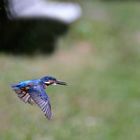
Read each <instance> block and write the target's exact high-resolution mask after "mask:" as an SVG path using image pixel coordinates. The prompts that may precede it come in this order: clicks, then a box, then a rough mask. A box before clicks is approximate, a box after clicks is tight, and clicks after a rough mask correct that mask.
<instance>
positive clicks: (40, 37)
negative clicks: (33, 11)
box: [0, 1, 69, 54]
mask: <svg viewBox="0 0 140 140" xmlns="http://www.w3.org/2000/svg"><path fill="white" fill-rule="evenodd" d="M6 4H7V3H6ZM68 28H69V26H68V25H67V24H65V23H62V22H60V21H58V20H53V19H49V18H45V19H16V20H15V19H14V20H10V19H8V18H7V12H6V8H5V3H4V1H1V3H0V52H5V53H13V54H34V53H36V52H41V53H44V54H52V53H53V52H54V51H55V50H56V42H57V39H58V38H59V37H60V36H61V35H64V34H65V33H66V32H67V30H68Z"/></svg>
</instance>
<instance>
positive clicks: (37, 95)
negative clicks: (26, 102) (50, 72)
mask: <svg viewBox="0 0 140 140" xmlns="http://www.w3.org/2000/svg"><path fill="white" fill-rule="evenodd" d="M29 94H30V96H31V98H32V99H33V100H34V102H35V103H36V104H37V105H38V106H39V107H40V108H41V110H42V111H43V112H44V114H45V116H46V117H47V118H48V119H49V120H50V119H51V117H52V113H51V104H50V100H49V97H48V95H47V94H46V92H45V90H44V88H43V86H41V85H37V86H34V88H33V89H32V90H29Z"/></svg>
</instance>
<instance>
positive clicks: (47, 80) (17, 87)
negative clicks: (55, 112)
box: [11, 76, 67, 120]
mask: <svg viewBox="0 0 140 140" xmlns="http://www.w3.org/2000/svg"><path fill="white" fill-rule="evenodd" d="M50 85H67V83H66V82H64V81H61V80H57V79H56V78H54V77H53V76H44V77H42V78H39V79H33V80H26V81H21V82H19V83H16V84H13V85H11V88H12V89H13V90H14V91H15V93H16V94H17V96H18V97H19V98H20V99H21V100H22V101H23V102H24V103H29V104H31V105H33V104H37V105H38V107H40V109H41V110H42V111H43V113H44V115H45V117H46V118H47V119H48V120H50V119H51V118H52V112H51V103H50V99H49V96H48V95H47V93H46V91H45V89H46V87H48V86H50Z"/></svg>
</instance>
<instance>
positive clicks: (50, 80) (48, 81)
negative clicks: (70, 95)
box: [41, 76, 67, 86]
mask: <svg viewBox="0 0 140 140" xmlns="http://www.w3.org/2000/svg"><path fill="white" fill-rule="evenodd" d="M41 81H42V82H43V83H44V84H45V85H46V86H49V85H67V83H66V82H63V81H60V80H57V79H56V78H54V77H52V76H45V77H42V78H41Z"/></svg>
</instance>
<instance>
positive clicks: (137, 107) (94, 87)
mask: <svg viewBox="0 0 140 140" xmlns="http://www.w3.org/2000/svg"><path fill="white" fill-rule="evenodd" d="M81 5H82V8H83V17H82V18H81V19H80V21H78V22H76V23H74V24H73V25H72V28H71V30H70V32H69V34H68V35H67V36H66V37H65V38H63V39H60V40H59V44H58V45H59V50H58V51H57V52H56V53H55V55H53V56H52V57H46V56H41V55H37V56H34V57H23V56H12V55H4V54H1V55H0V67H1V71H0V75H1V77H0V90H1V94H0V106H1V108H0V120H1V123H0V139H1V140H85V139H87V140H93V139H95V140H139V138H140V133H139V130H140V125H139V124H140V119H139V118H140V94H139V93H140V88H139V82H140V63H139V62H140V47H139V46H140V26H139V25H140V18H139V13H140V8H139V6H140V5H139V3H123V4H122V3H119V2H118V3H102V2H98V3H96V2H94V3H93V2H89V1H83V2H82V3H81ZM46 74H49V75H54V76H56V77H58V78H59V79H62V80H65V81H67V82H68V83H69V86H67V87H59V86H57V87H49V88H48V89H47V92H48V94H49V96H50V98H51V104H52V110H53V113H54V117H53V119H52V120H51V121H47V120H46V119H45V117H44V116H43V113H41V111H40V110H39V109H38V108H37V107H35V106H30V105H27V104H24V103H22V102H21V101H19V99H18V98H17V97H16V95H15V94H14V92H13V91H12V90H11V88H10V84H12V83H14V82H17V81H20V80H26V79H34V78H38V77H41V76H43V75H46Z"/></svg>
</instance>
